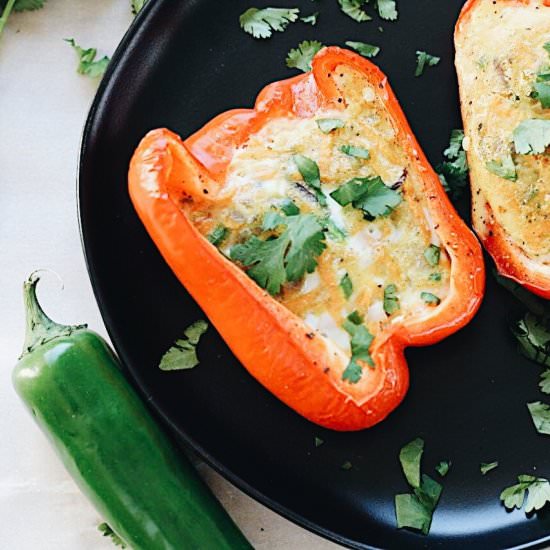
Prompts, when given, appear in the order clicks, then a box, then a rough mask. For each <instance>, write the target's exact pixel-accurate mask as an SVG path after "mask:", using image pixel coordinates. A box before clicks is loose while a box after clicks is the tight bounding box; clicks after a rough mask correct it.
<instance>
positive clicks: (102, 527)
mask: <svg viewBox="0 0 550 550" xmlns="http://www.w3.org/2000/svg"><path fill="white" fill-rule="evenodd" d="M97 529H98V531H100V532H101V533H103V536H104V537H110V538H111V542H112V543H113V544H114V545H115V546H119V547H120V548H126V544H125V543H124V541H123V540H122V539H121V538H120V537H119V536H118V535H117V534H116V533H115V532H114V531H113V530H112V528H111V526H110V525H109V524H108V523H105V522H103V523H100V524H99V525H98V526H97Z"/></svg>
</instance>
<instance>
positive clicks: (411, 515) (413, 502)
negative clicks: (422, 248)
mask: <svg viewBox="0 0 550 550" xmlns="http://www.w3.org/2000/svg"><path fill="white" fill-rule="evenodd" d="M413 490H414V494H412V495H411V494H402V495H396V496H395V515H396V518H397V527H398V528H399V529H401V528H402V527H408V528H411V529H418V530H419V531H420V532H421V533H422V534H424V535H427V534H428V533H429V532H430V527H431V524H432V516H433V513H434V511H435V507H436V506H437V503H438V502H439V498H440V497H441V492H442V490H443V487H442V486H441V485H440V484H439V483H437V481H435V480H433V479H432V478H431V477H429V476H427V475H425V474H424V475H423V476H422V483H421V485H420V487H418V488H415V489H413Z"/></svg>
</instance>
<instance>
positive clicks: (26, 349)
mask: <svg viewBox="0 0 550 550" xmlns="http://www.w3.org/2000/svg"><path fill="white" fill-rule="evenodd" d="M38 281H40V277H39V276H38V272H37V271H35V272H33V273H31V275H30V276H29V278H28V279H27V280H26V281H25V282H24V283H23V302H24V304H25V317H26V329H25V342H24V344H23V352H22V354H21V357H23V356H24V355H26V354H27V353H31V352H32V351H33V350H34V349H35V348H37V347H38V346H41V345H43V344H45V343H46V342H49V341H50V340H53V339H54V338H58V337H59V336H68V335H69V334H71V333H72V332H73V331H74V330H76V329H80V328H85V327H86V325H73V326H71V325H61V324H59V323H56V322H55V321H52V320H51V319H50V318H49V317H48V316H47V315H46V314H45V313H44V310H43V309H42V306H41V305H40V303H39V302H38V298H37V297H36V286H37V285H38Z"/></svg>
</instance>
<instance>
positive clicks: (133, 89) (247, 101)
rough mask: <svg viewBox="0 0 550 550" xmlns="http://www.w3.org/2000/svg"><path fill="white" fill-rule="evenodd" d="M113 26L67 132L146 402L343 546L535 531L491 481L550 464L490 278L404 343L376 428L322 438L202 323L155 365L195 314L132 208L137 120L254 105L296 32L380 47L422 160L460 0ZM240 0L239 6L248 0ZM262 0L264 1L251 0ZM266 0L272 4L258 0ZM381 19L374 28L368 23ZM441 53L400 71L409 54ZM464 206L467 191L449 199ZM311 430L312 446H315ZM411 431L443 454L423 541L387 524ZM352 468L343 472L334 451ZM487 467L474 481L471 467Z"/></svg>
mask: <svg viewBox="0 0 550 550" xmlns="http://www.w3.org/2000/svg"><path fill="white" fill-rule="evenodd" d="M149 4H150V5H149V6H148V8H147V9H145V10H144V12H143V13H142V14H140V17H139V18H138V20H137V21H136V22H135V24H134V25H133V26H132V28H131V30H130V31H129V32H128V34H127V36H126V37H125V38H124V40H123V42H122V44H121V46H120V48H119V49H118V51H117V53H116V55H115V56H114V59H113V62H112V64H111V66H110V69H109V71H108V74H107V76H106V77H105V79H104V81H103V83H102V85H101V88H100V91H99V93H98V95H97V98H96V100H95V102H94V105H93V107H92V110H91V112H90V116H89V119H88V123H87V125H86V130H85V134H84V139H83V144H82V155H81V163H80V188H79V194H80V216H81V227H82V238H83V242H84V247H85V252H86V258H87V261H88V267H89V271H90V277H91V279H92V283H93V286H94V289H95V293H96V297H97V300H98V302H99V306H100V308H101V311H102V314H103V318H104V320H105V323H106V325H107V328H108V330H109V333H110V335H111V337H112V340H113V342H114V344H115V346H116V349H117V351H118V353H119V354H120V357H121V358H122V360H123V361H124V363H125V364H126V366H127V367H128V370H129V373H130V375H131V377H132V378H133V380H134V381H136V382H137V384H138V385H139V387H140V389H141V390H142V392H143V394H144V395H145V396H146V397H147V399H148V400H149V402H150V403H151V404H152V405H153V407H154V408H155V409H156V410H157V411H158V412H159V413H160V414H161V416H162V417H163V418H164V419H165V420H166V421H167V422H168V424H169V425H170V426H171V427H172V428H173V430H174V432H175V433H176V434H177V435H178V436H179V438H180V440H183V441H184V442H186V443H188V444H190V445H191V446H192V447H193V448H194V449H195V450H196V451H198V452H199V453H200V455H202V457H204V459H206V460H207V461H208V462H209V463H210V464H212V465H213V466H214V467H215V468H216V469H217V470H218V471H220V472H221V473H222V474H223V475H224V476H226V477H227V478H228V479H230V480H231V481H232V482H233V483H235V484H236V485H237V486H239V487H240V488H241V489H243V490H244V491H246V492H247V493H249V494H250V495H252V496H253V497H255V498H256V499H258V500H260V501H261V502H263V503H264V504H267V505H268V506H270V507H271V508H273V509H275V510H276V511H278V512H280V513H281V514H283V515H284V516H286V517H288V518H290V519H292V520H294V521H296V522H297V523H300V524H301V525H304V526H305V527H307V528H309V529H312V530H314V531H316V532H318V533H321V534H322V535H325V536H326V537H329V538H331V539H334V540H336V541H339V542H341V543H343V544H347V545H350V546H355V547H364V546H372V547H383V548H404V547H407V548H421V547H422V548H436V547H442V548H443V547H444V548H448V549H452V548H457V549H458V548H461V549H462V548H464V547H465V545H466V544H467V545H468V547H469V548H470V549H472V550H473V549H475V548H480V549H481V548H483V549H488V548H504V547H526V546H529V545H533V544H535V543H536V542H538V543H542V541H543V540H548V539H549V538H550V537H549V533H550V514H548V513H547V512H542V513H539V514H535V515H534V516H533V517H530V518H527V517H526V516H525V514H524V513H523V511H515V512H513V513H509V512H506V511H505V509H504V508H503V507H502V505H501V504H500V502H499V493H500V491H501V490H502V489H503V488H504V487H505V486H508V485H511V484H513V483H514V482H515V476H516V475H517V474H521V473H532V472H533V471H534V468H535V467H536V468H537V469H536V472H537V473H539V474H540V475H545V473H546V475H550V452H549V442H548V440H545V438H544V437H543V436H538V435H537V434H536V433H535V430H534V428H533V426H532V425H531V421H530V418H529V415H528V411H527V409H526V407H525V403H527V402H528V401H534V400H539V399H540V398H541V395H540V394H539V392H538V389H537V378H538V372H539V369H538V368H537V367H536V366H534V365H532V364H530V363H529V362H528V361H526V360H524V359H523V358H521V357H520V356H519V354H518V353H517V352H516V349H515V346H514V342H513V339H512V338H511V336H510V333H509V330H508V322H509V320H510V319H511V318H513V316H514V315H515V314H516V313H517V312H518V311H519V307H518V305H517V303H515V301H514V299H513V298H512V297H511V296H510V295H509V294H508V293H507V292H506V291H505V290H503V289H502V288H500V287H498V286H497V285H496V283H495V282H494V279H493V277H492V276H491V275H490V274H489V276H488V288H487V295H486V298H485V301H484V304H483V306H482V308H481V311H480V312H479V314H478V315H477V317H476V318H475V319H474V321H473V322H472V323H471V324H470V325H469V326H468V327H467V328H466V329H464V330H462V331H461V332H459V333H458V334H456V335H455V336H453V337H451V338H449V339H447V340H446V341H444V342H443V343H441V344H439V345H436V346H431V347H427V348H423V349H415V350H409V351H408V352H407V358H408V360H409V366H410V369H411V388H410V391H409V394H408V396H407V397H406V399H405V401H404V403H403V404H402V405H401V406H400V407H399V408H398V410H397V411H396V412H394V413H393V414H392V415H391V417H390V418H389V419H387V420H386V421H385V422H383V423H382V424H380V425H378V426H376V427H374V428H372V429H370V430H368V431H363V432H360V433H347V434H346V433H334V432H330V431H327V430H323V429H321V428H318V427H316V426H315V425H313V424H310V423H309V422H307V421H306V420H304V419H302V418H301V417H299V416H298V415H296V414H295V413H294V412H293V411H291V410H290V409H288V408H287V407H286V406H284V405H283V404H282V403H280V402H279V401H278V400H277V399H276V398H275V397H273V396H272V395H271V394H269V393H268V392H267V391H266V390H264V389H263V388H262V386H260V385H259V384H258V383H257V382H255V381H254V380H253V379H252V377H250V376H249V375H248V374H247V372H246V371H245V369H244V368H243V367H242V366H241V365H240V364H239V363H238V362H237V361H236V360H235V358H234V357H233V356H232V354H231V353H230V352H229V350H228V348H227V346H226V345H225V344H224V342H223V341H222V340H221V338H220V337H219V336H218V335H217V333H216V331H215V330H213V329H211V330H210V331H209V332H208V333H207V335H206V336H205V337H204V342H203V343H201V347H200V355H201V358H202V364H201V365H200V367H198V368H196V369H194V370H193V371H189V372H183V373H170V374H168V373H163V372H160V371H159V370H158V369H157V368H156V365H157V364H158V360H159V357H160V355H161V354H162V353H163V352H164V351H165V350H166V349H167V348H168V347H169V346H170V345H171V343H172V342H173V341H174V339H175V338H176V337H178V336H180V335H181V333H182V331H183V329H184V328H185V327H186V326H187V325H188V324H189V323H190V322H191V321H194V320H196V319H197V318H201V317H203V314H202V313H201V311H200V309H199V308H198V307H197V305H196V304H195V303H194V302H193V300H192V299H191V298H190V297H189V295H188V294H187V292H186V291H185V289H184V288H183V287H182V286H181V285H180V284H179V283H178V281H177V280H176V279H175V277H174V276H173V275H172V273H171V271H170V270H169V268H168V267H167V266H166V265H165V264H164V262H163V260H162V259H161V257H160V255H159V253H158V252H157V250H156V248H155V246H154V245H153V244H152V242H151V241H150V239H149V238H148V236H147V234H146V232H145V230H144V229H143V227H142V226H141V224H140V222H139V221H138V219H137V217H136V215H135V213H134V211H133V209H132V206H131V204H130V201H129V198H128V194H127V190H126V172H127V168H128V162H129V160H130V156H131V154H132V151H133V150H134V148H135V147H136V145H137V144H138V141H139V140H140V138H141V137H142V136H143V135H144V134H145V132H147V131H148V130H149V129H151V128H155V127H159V126H167V127H169V128H172V129H173V130H175V131H177V132H179V133H180V134H181V135H182V136H187V135H189V134H190V133H191V132H193V131H194V130H196V129H197V128H199V127H201V126H202V125H203V124H204V123H205V122H207V121H208V120H210V119H211V118H212V117H213V116H214V115H216V114H217V113H219V112H221V111H224V110H226V109H229V108H232V107H240V106H251V105H252V104H253V102H254V98H255V96H256V94H257V93H258V92H259V90H260V89H261V88H262V87H263V86H264V85H265V84H266V83H268V82H271V81H273V80H278V79H281V78H285V77H288V76H291V75H292V74H294V71H291V70H289V69H287V68H286V67H285V63H284V60H285V56H286V52H287V51H288V50H289V48H291V47H295V46H296V45H297V44H298V42H300V41H301V40H304V39H319V40H322V41H323V42H324V43H326V44H340V45H342V44H343V43H344V41H345V40H361V41H366V42H373V43H375V44H379V45H380V46H381V47H382V53H381V54H380V55H379V56H378V58H377V62H378V63H379V64H380V66H381V67H382V69H383V70H384V71H385V72H386V73H387V74H388V76H389V78H390V81H391V83H392V85H393V87H394V89H395V91H396V93H397V95H398V97H399V98H400V100H401V104H402V106H403V108H404V110H405V112H406V114H407V116H408V117H409V120H410V122H411V125H412V127H413V129H414V130H415V132H416V134H417V136H418V138H419V141H420V143H421V144H422V145H423V147H424V149H425V151H426V153H427V154H428V156H429V158H430V159H431V161H432V163H434V164H436V163H437V162H438V161H439V160H440V159H441V151H442V149H443V148H444V147H445V146H446V144H447V142H448V137H449V133H450V130H451V129H452V128H454V127H460V125H461V123H460V117H459V112H458V107H457V87H456V79H455V75H454V71H453V66H452V58H453V48H452V30H453V25H454V22H455V20H456V16H457V14H458V12H459V9H460V7H461V4H462V2H461V0H445V1H442V0H415V1H414V2H412V1H411V0H399V2H398V5H399V9H400V15H399V21H398V22H396V23H389V22H387V23H386V22H382V21H380V20H377V19H375V20H374V21H372V22H367V23H362V24H358V23H355V22H354V21H352V20H351V19H349V18H347V17H346V16H345V15H343V14H341V13H340V11H339V9H338V7H337V4H336V1H335V0H334V1H333V0H322V1H321V2H318V3H312V2H311V1H310V0H296V1H287V0H285V1H283V0H278V1H277V2H275V3H274V4H275V5H283V6H284V5H287V6H294V5H297V6H299V7H301V8H302V11H303V13H305V14H307V13H310V12H312V11H314V10H317V9H318V10H320V11H321V16H320V18H319V23H318V25H317V26H316V27H311V26H308V25H305V24H303V23H296V24H294V25H291V26H290V27H289V28H288V30H287V31H286V32H285V33H276V34H275V36H274V37H273V38H271V39H270V40H264V41H257V40H254V39H253V38H252V37H250V36H249V35H247V34H245V33H244V32H242V31H241V30H240V29H239V25H238V16H239V14H240V13H241V12H243V11H244V10H245V9H246V8H248V7H249V6H250V5H251V2H250V0H231V1H228V0H188V1H180V2H175V1H174V0H153V1H151V2H150V3H149ZM254 4H255V3H254V2H252V5H254ZM262 4H263V5H266V3H265V2H262ZM268 5H269V4H268ZM379 25H380V26H381V27H383V32H381V31H379V30H378V27H379ZM416 50H426V51H428V52H430V53H433V54H436V55H439V56H441V63H440V65H439V66H438V67H436V68H428V69H427V70H426V73H425V75H424V76H423V77H421V78H414V76H413V73H414V68H415V51H416ZM460 209H461V211H462V213H463V214H467V210H468V205H467V204H466V201H465V203H464V204H461V205H460ZM314 436H319V437H321V438H322V439H324V441H325V443H324V445H323V446H321V447H319V448H315V447H314V444H313V441H314ZM416 436H421V437H423V438H424V439H425V441H426V452H425V456H424V461H423V469H424V471H425V472H433V468H434V466H435V465H436V464H437V462H438V461H439V460H443V459H446V460H451V461H452V468H451V471H450V473H449V475H448V476H447V477H446V478H445V479H444V480H443V481H442V483H443V485H444V491H443V496H442V498H441V502H440V505H439V507H438V508H437V511H436V513H435V516H434V521H433V526H432V530H431V533H430V535H429V537H423V536H421V535H418V534H415V533H412V532H410V531H406V530H397V529H396V526H395V516H394V504H393V497H394V495H395V494H396V493H400V492H406V491H407V485H406V482H405V480H404V478H403V476H402V474H401V471H400V467H399V463H398V452H399V449H400V448H401V446H402V445H403V444H405V443H407V442H408V441H410V440H411V439H413V438H414V437H416ZM347 460H349V461H351V462H352V464H353V469H352V470H350V471H343V470H342V469H341V468H340V466H341V464H342V463H343V462H344V461H347ZM493 460H498V461H499V462H500V467H499V468H498V469H497V470H495V471H493V472H491V473H490V474H488V475H487V476H486V477H482V476H481V474H480V472H479V463H480V462H482V461H484V462H490V461H493Z"/></svg>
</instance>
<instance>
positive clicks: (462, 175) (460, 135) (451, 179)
mask: <svg viewBox="0 0 550 550" xmlns="http://www.w3.org/2000/svg"><path fill="white" fill-rule="evenodd" d="M463 140H464V132H463V131H462V130H453V131H452V132H451V139H450V142H449V147H447V149H445V151H443V155H444V156H445V157H446V158H447V160H446V161H444V162H442V163H441V164H439V165H438V166H437V168H436V170H437V173H438V175H439V179H440V180H441V184H442V185H443V188H444V189H445V191H446V192H447V194H448V195H449V196H450V197H451V199H458V198H460V196H461V195H462V193H463V192H464V189H465V188H466V186H467V185H468V161H467V159H466V152H465V151H464V148H463V147H462V141H463Z"/></svg>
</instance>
